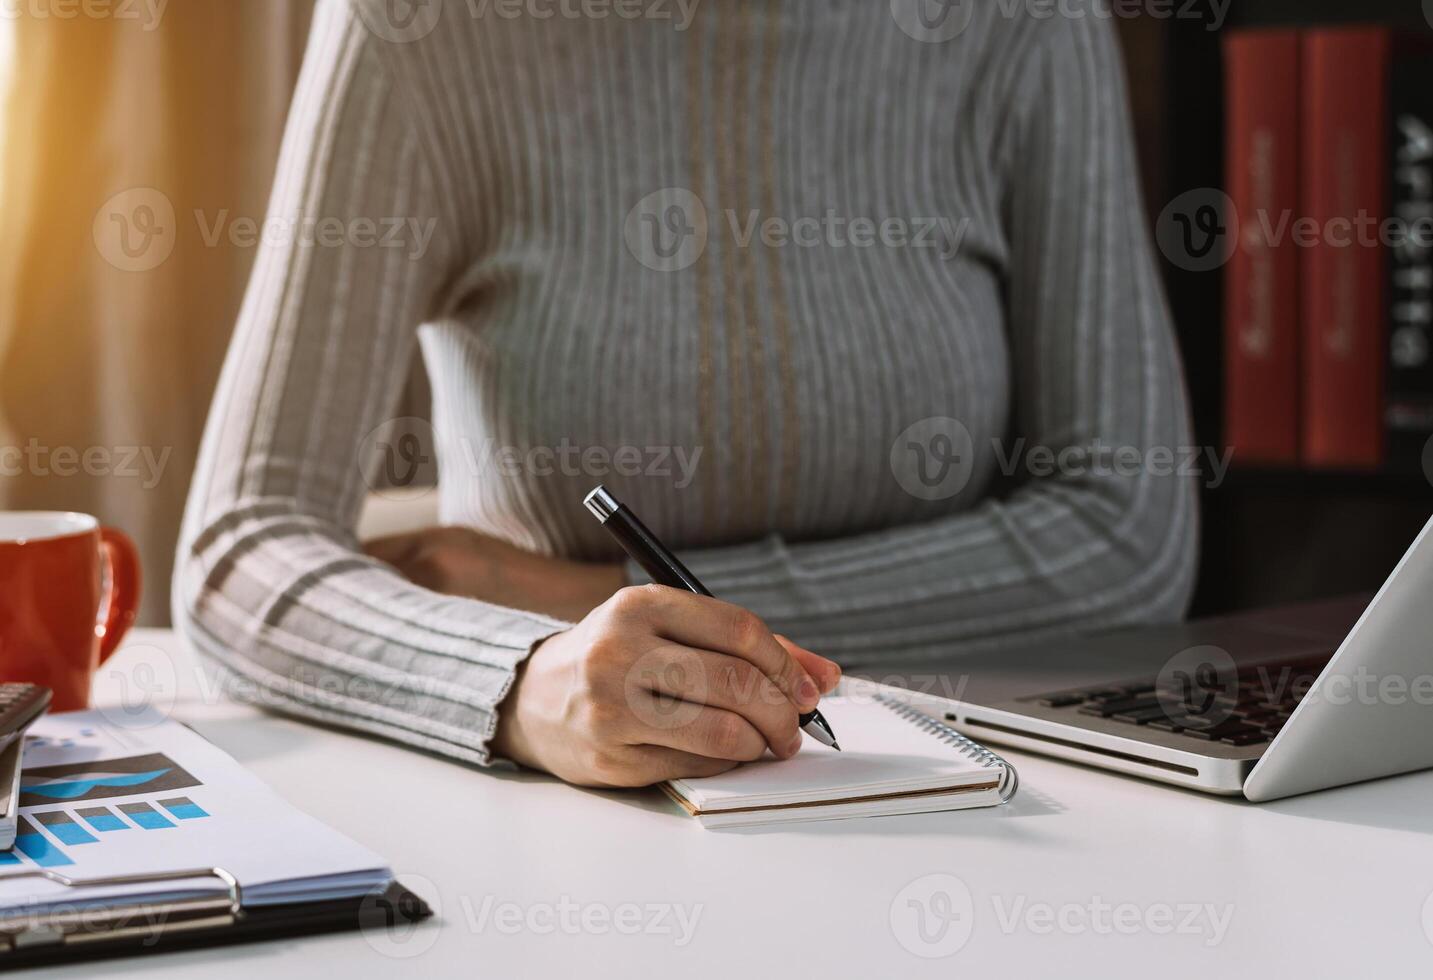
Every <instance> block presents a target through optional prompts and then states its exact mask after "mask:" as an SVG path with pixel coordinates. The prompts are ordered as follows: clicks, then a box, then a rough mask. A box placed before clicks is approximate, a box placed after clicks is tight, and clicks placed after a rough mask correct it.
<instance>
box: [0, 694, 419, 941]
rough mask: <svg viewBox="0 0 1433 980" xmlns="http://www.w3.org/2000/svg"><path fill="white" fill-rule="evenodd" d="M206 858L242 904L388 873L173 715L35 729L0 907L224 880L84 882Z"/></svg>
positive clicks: (336, 888)
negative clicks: (48, 875) (232, 883)
mask: <svg viewBox="0 0 1433 980" xmlns="http://www.w3.org/2000/svg"><path fill="white" fill-rule="evenodd" d="M210 868H221V869H223V870H224V871H225V872H227V873H228V874H229V875H232V876H233V878H234V879H236V880H237V882H238V883H239V886H240V889H241V897H242V902H243V905H244V906H245V907H253V906H262V905H272V904H278V903H285V902H310V901H312V902H317V901H324V900H329V899H344V898H356V897H359V896H362V895H366V894H368V893H370V892H373V891H375V890H377V889H380V888H382V887H383V886H384V885H386V884H387V883H388V882H389V881H391V879H392V877H393V875H392V872H391V871H390V870H389V869H388V868H387V867H386V866H385V864H384V862H383V860H382V859H381V858H379V856H378V855H376V854H374V853H373V852H372V851H369V850H368V849H367V848H364V847H362V846H360V845H358V844H356V843H354V842H353V841H351V840H349V839H348V838H347V837H344V836H343V835H342V834H339V833H337V832H336V831H334V830H331V829H330V828H328V827H326V826H324V825H323V824H321V823H319V822H318V821H317V820H314V819H313V818H312V817H309V816H307V815H306V814H304V813H301V812H299V811H298V810H296V809H294V808H293V807H291V806H289V805H288V804H287V803H285V802H284V801H283V800H282V799H280V798H279V797H278V796H277V795H275V794H274V792H273V791H272V790H270V789H269V788H268V787H267V786H265V785H264V784H263V783H262V782H260V781H259V780H258V779H257V778H256V777H254V776H253V775H251V774H250V773H248V772H247V771H245V770H244V769H243V768H242V767H241V766H240V765H239V764H238V763H237V762H235V761H234V760H233V759H232V758H230V757H229V756H228V755H226V754H225V753H224V752H222V751H221V750H220V749H218V748H217V747H215V746H214V745H212V744H211V743H210V742H208V741H207V740H205V739H204V738H203V737H202V736H200V735H198V734H197V733H195V732H194V731H192V730H190V729H189V728H186V727H185V726H184V725H181V724H179V723H178V722H174V721H169V720H165V719H163V718H161V717H160V716H158V715H157V714H154V713H152V712H150V713H147V714H143V715H139V716H137V717H131V718H128V719H126V722H125V724H124V725H122V726H118V725H114V724H111V723H110V722H109V721H108V720H107V719H106V718H105V717H104V716H103V714H101V713H100V712H97V711H84V712H68V713H65V714H60V715H53V716H50V717H47V718H42V719H40V720H39V721H37V722H36V723H35V724H34V725H33V726H32V727H31V728H30V730H29V733H28V734H27V735H26V738H25V745H24V768H23V772H22V775H21V785H20V813H19V821H18V827H17V833H16V837H15V846H14V848H13V849H12V850H10V851H0V917H4V916H10V915H27V916H36V915H43V914H45V912H46V911H48V910H51V909H54V908H67V909H75V908H85V907H89V906H102V905H110V904H115V903H118V902H122V901H124V900H126V899H129V900H143V901H144V902H146V903H148V902H168V901H179V900H184V899H189V898H202V897H204V896H206V895H208V894H211V893H219V894H224V893H227V892H228V885H227V884H226V883H225V882H224V881H222V880H221V879H220V878H218V877H215V876H214V875H212V874H201V875H195V876H194V877H193V878H184V879H181V880H178V881H166V882H148V883H144V884H126V885H118V886H107V887H87V886H84V885H83V884H82V883H83V882H85V881H87V880H93V879H97V878H109V877H112V876H117V875H136V874H146V873H154V872H185V871H204V870H206V869H210ZM40 869H44V870H47V871H51V872H54V873H56V874H58V875H63V876H64V877H65V878H67V879H70V880H72V881H75V882H78V883H81V884H79V885H77V886H76V887H67V886H65V885H64V884H62V883H60V882H56V881H51V880H46V879H45V878H44V877H42V876H39V875H37V874H35V872H36V871H37V870H40Z"/></svg>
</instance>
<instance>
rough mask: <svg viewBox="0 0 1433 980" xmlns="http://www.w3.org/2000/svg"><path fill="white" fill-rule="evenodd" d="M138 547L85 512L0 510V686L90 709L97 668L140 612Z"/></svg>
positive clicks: (60, 707)
mask: <svg viewBox="0 0 1433 980" xmlns="http://www.w3.org/2000/svg"><path fill="white" fill-rule="evenodd" d="M139 581H140V572H139V553H138V552H137V551H136V550H135V547H134V542H132V541H130V539H129V538H128V537H126V536H125V535H123V534H121V533H120V532H119V531H116V530H114V529H113V528H108V527H101V526H100V523H99V521H97V520H95V519H94V518H93V517H90V516H88V515H86V514H67V513H59V512H42V511H19V512H16V511H11V512H4V511H0V681H31V682H32V683H35V684H43V685H44V686H45V687H48V688H50V689H51V690H53V691H54V692H55V695H54V700H53V701H52V702H51V705H50V710H51V711H73V710H76V709H79V708H84V707H88V706H89V701H90V680H91V678H92V677H93V676H94V672H95V670H96V669H97V668H98V667H99V665H100V664H102V663H104V661H105V659H106V658H107V657H109V655H110V654H112V653H114V651H115V649H116V648H117V647H118V646H119V641H120V640H121V639H123V638H124V634H125V631H127V630H128V629H129V627H130V626H131V624H133V623H134V617H135V613H136V612H137V611H138V609H139Z"/></svg>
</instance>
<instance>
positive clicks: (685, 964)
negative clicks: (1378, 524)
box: [51, 630, 1433, 980]
mask: <svg viewBox="0 0 1433 980" xmlns="http://www.w3.org/2000/svg"><path fill="white" fill-rule="evenodd" d="M145 665H148V667H146V666H145ZM151 671H152V672H151ZM141 688H143V689H145V690H147V691H148V692H149V694H150V696H151V698H152V700H153V701H154V703H156V704H157V705H158V706H159V707H160V708H165V707H168V706H170V705H172V709H173V715H174V717H176V718H178V719H180V720H182V721H184V722H187V723H189V724H190V725H192V726H193V727H194V728H196V729H197V730H198V731H200V732H201V733H203V734H204V735H206V736H207V737H208V738H210V739H211V740H213V741H214V742H215V743H217V744H218V745H219V746H221V747H222V748H224V749H226V750H227V751H229V752H230V753H232V754H233V755H234V756H235V757H236V758H238V760H239V761H240V762H241V763H243V764H244V765H246V766H248V767H249V768H250V769H252V770H253V771H254V772H256V773H257V774H258V775H259V776H260V777H262V778H263V779H264V780H265V781H267V782H268V783H269V785H271V786H273V787H274V789H276V790H277V791H278V792H279V793H281V794H282V795H283V796H284V797H286V798H287V799H288V800H290V801H291V802H293V803H294V804H296V805H297V806H299V807H301V808H302V809H304V810H307V811H308V812H309V813H311V814H313V815H314V816H316V817H318V818H319V819H320V820H323V821H325V822H326V823H328V824H330V825H331V826H333V827H335V828H338V829H339V830H342V831H343V832H345V833H347V834H349V835H350V836H352V837H354V838H355V839H357V840H359V841H361V842H362V843H364V844H366V845H368V846H369V847H371V848H373V849H374V850H376V851H378V852H379V853H381V854H383V855H385V856H386V857H387V858H388V859H389V861H390V862H391V864H392V866H393V868H394V869H395V871H397V872H398V873H399V875H400V877H401V878H402V879H403V880H404V881H405V882H406V883H407V884H408V885H409V886H410V887H411V888H413V889H414V890H415V891H417V892H418V893H419V894H421V895H422V896H423V897H424V898H425V899H427V900H428V901H429V902H430V903H432V904H433V905H434V907H435V908H436V909H438V910H439V912H438V916H437V917H436V918H435V919H434V920H432V921H431V922H429V923H427V924H425V925H423V926H421V927H419V928H417V929H414V930H411V931H410V932H409V933H408V934H407V935H406V937H404V938H403V940H402V941H396V940H395V941H389V940H387V939H385V938H384V937H381V936H366V935H362V934H357V933H351V934H346V935H345V934H337V935H332V936H323V937H317V938H311V939H302V940H284V941H279V942H273V943H264V944H253V945H246V946H236V947H226V948H221V949H216V950H213V951H204V952H192V953H180V954H169V955H164V956H153V957H142V958H135V959H128V960H118V961H114V962H113V963H112V964H108V965H107V966H106V968H105V972H106V973H107V974H108V973H113V974H116V975H126V974H127V975H133V976H136V977H137V976H144V977H146V978H147V977H151V976H153V977H180V976H184V977H188V976H195V975H201V971H202V975H203V976H204V977H206V978H215V980H217V978H222V977H235V978H243V980H253V978H254V977H256V976H261V977H263V978H265V980H279V978H281V977H288V976H293V977H305V978H308V977H313V976H315V975H322V976H325V977H330V978H333V980H351V978H359V977H368V976H374V977H377V976H385V977H386V976H392V975H395V974H412V975H420V976H434V977H445V976H463V977H494V978H515V977H568V976H573V977H583V978H598V977H620V978H622V980H631V978H634V977H637V978H645V977H659V976H661V977H668V978H673V980H675V978H683V980H685V978H687V977H723V978H735V980H747V978H765V977H787V978H798V977H799V978H811V980H826V978H844V977H884V976H902V977H904V976H939V977H943V978H954V977H982V978H998V977H1004V976H1010V977H1017V978H1023V977H1036V976H1043V975H1048V974H1052V973H1054V972H1055V971H1057V970H1058V971H1059V973H1060V975H1061V976H1063V977H1072V978H1073V977H1082V976H1090V977H1110V976H1117V977H1124V976H1128V977H1141V978H1145V977H1153V976H1158V977H1161V978H1163V977H1186V976H1187V977H1201V978H1207V977H1210V976H1219V975H1221V973H1222V972H1223V971H1226V970H1233V971H1235V972H1233V973H1232V974H1230V975H1233V976H1246V975H1248V976H1258V975H1269V976H1275V975H1279V976H1294V975H1300V974H1299V973H1298V972H1296V971H1302V973H1303V974H1304V975H1312V976H1378V975H1381V974H1382V975H1392V976H1407V975H1411V974H1412V973H1413V972H1414V971H1415V970H1421V971H1422V972H1423V973H1424V974H1425V975H1426V973H1427V971H1428V969H1429V967H1430V966H1433V940H1430V938H1429V934H1433V904H1428V900H1429V895H1430V892H1433V773H1422V774H1417V775H1412V776H1404V777H1400V778H1396V779H1389V780H1383V781H1381V782H1377V783H1371V784H1367V785H1364V786H1358V787H1350V788H1346V789H1342V790H1334V791H1331V792H1326V793H1322V794H1318V795H1314V796H1309V797H1303V798H1300V799H1294V800H1287V801H1284V802H1282V803H1276V804H1272V805H1265V806H1260V807H1255V806H1252V805H1249V804H1247V803H1243V802H1239V801H1229V800H1223V799H1216V798H1211V797H1204V796H1201V795H1198V794H1194V793H1188V792H1184V791H1181V790H1175V789H1169V788H1163V787H1159V786H1155V785H1152V784H1147V783H1143V782H1140V781H1137V780H1134V779H1127V778H1124V777H1120V776H1114V775H1106V774H1103V773H1100V772H1096V771H1092V770H1085V769H1081V768H1078V767H1075V766H1071V765H1067V764H1063V763H1056V762H1053V761H1047V760H1043V759H1040V758H1038V757H1033V756H1027V755H1021V754H1015V753H1010V758H1011V759H1012V761H1015V762H1016V763H1017V765H1018V766H1019V768H1020V772H1021V776H1022V789H1021V795H1020V796H1019V798H1017V800H1016V801H1015V802H1014V803H1012V804H1011V805H1010V806H1008V807H1004V808H1000V809H994V810H982V811H970V812H965V813H946V814H927V815H922V816H915V817H884V818H878V819H871V820H863V821H847V822H836V823H826V824H811V825H807V826H804V827H794V828H792V827H788V828H783V829H779V830H769V831H761V830H747V831H738V832H723V833H714V832H707V831H703V830H702V829H701V828H700V827H699V826H697V823H696V822H695V821H694V820H691V819H689V818H688V817H685V816H683V815H681V814H680V813H679V812H678V811H677V810H676V809H675V808H674V807H673V806H672V805H670V804H668V803H667V802H665V801H664V800H663V799H662V798H661V797H660V796H659V795H658V794H657V793H655V792H652V791H647V792H642V793H606V792H589V791H584V790H578V789H573V788H571V787H568V786H564V785H562V784H560V783H558V782H556V781H555V780H551V779H547V778H543V777H539V776H536V775H530V774H494V773H488V772H481V771H477V770H474V769H471V768H468V767H465V766H461V765H458V764H454V763H449V762H445V761H443V760H440V759H438V758H434V757H430V756H426V755H422V754H419V753H415V752H410V751H407V750H404V749H401V748H398V747H396V746H393V745H388V744H385V743H382V742H378V741H374V740H370V739H366V738H359V737H354V736H350V735H346V734H342V733H340V732H336V731H332V730H328V729H324V728H319V727H314V726H310V725H305V724H301V723H298V722H295V721H290V720H286V719H282V718H280V717H277V716H274V715H270V714H266V713H264V712H262V711H259V710H256V709H253V708H249V707H242V706H239V705H236V704H233V703H228V702H224V701H219V700H216V699H215V698H214V697H213V696H212V694H211V695H210V696H209V697H208V698H207V700H208V701H209V702H210V703H205V701H206V695H205V693H204V692H205V691H206V690H208V691H212V685H210V686H209V687H205V686H204V681H202V680H200V676H199V675H198V674H197V673H196V668H195V664H194V663H193V662H192V660H191V659H190V658H189V657H188V655H186V654H184V653H182V652H181V651H180V649H179V647H178V645H177V644H176V643H175V641H174V639H173V637H172V636H171V635H170V634H169V633H167V632H159V631H145V630H139V631H136V632H135V633H134V634H133V636H132V639H131V642H130V644H129V645H128V647H127V649H125V650H124V651H122V652H121V653H119V654H118V655H117V656H116V657H115V658H114V659H113V660H112V661H111V662H110V663H109V664H107V665H105V667H103V668H102V669H101V676H100V678H99V680H98V681H97V685H96V701H97V702H98V703H110V704H113V703H115V702H116V701H117V700H118V699H119V698H120V697H122V696H124V695H125V693H126V691H128V693H129V694H130V696H133V694H134V692H135V691H136V690H138V689H141ZM932 875H938V876H950V877H936V878H931V877H927V876H932ZM913 883H914V884H913ZM911 901H924V902H925V906H924V907H925V908H926V909H927V910H928V917H927V920H926V921H927V926H928V928H927V932H926V933H925V936H924V938H923V937H922V935H921V934H920V933H918V932H916V931H915V929H914V919H913V916H914V914H915V912H916V910H917V908H919V907H920V906H919V905H917V906H912V905H911V904H910V902H911ZM893 906H894V909H895V920H894V925H893V918H892V915H893V911H892V910H893ZM1195 906H1198V907H1200V908H1201V909H1203V910H1202V911H1199V912H1198V913H1197V914H1195V912H1194V911H1192V910H1193V908H1194V907H1195ZM657 907H661V908H663V909H665V917H664V918H663V919H662V920H661V921H657V920H655V918H654V917H655V916H656V915H657V914H658V913H657ZM1209 907H1212V909H1213V916H1211V914H1210V911H1209ZM678 909H680V910H681V911H682V912H683V913H684V914H685V915H686V917H687V921H688V923H690V922H691V921H692V917H693V916H695V927H694V928H693V929H691V931H690V935H689V936H688V937H687V941H686V942H685V944H684V945H683V944H682V939H683V936H682V935H681V926H680V925H679V921H680V920H679V919H678V916H677V910H678ZM485 910H486V912H487V914H485ZM945 910H950V911H952V912H954V913H956V914H957V915H959V918H958V920H956V921H955V922H954V924H953V925H952V926H951V927H950V928H948V929H946V930H944V931H941V930H940V929H938V928H936V923H938V922H939V921H940V920H939V919H938V918H937V917H936V915H937V913H940V912H943V911H945ZM628 916H630V917H631V918H628ZM1225 916H1227V920H1225V921H1226V929H1225V931H1224V932H1222V933H1216V928H1217V927H1216V926H1215V925H1214V924H1213V923H1214V919H1215V918H1220V919H1223V917H1225ZM510 917H516V921H515V920H514V918H510ZM584 917H585V919H584ZM584 921H585V922H586V925H585V926H584ZM619 927H620V928H619ZM634 929H635V930H636V931H635V932H633V930H634ZM1216 939H1217V941H1216ZM946 952H949V955H944V956H934V957H933V958H926V957H923V956H921V955H918V954H921V953H928V954H941V953H946ZM319 971H322V972H321V974H320V972H319ZM51 975H55V976H67V975H73V976H75V977H85V978H90V977H92V976H94V969H93V967H83V968H75V969H72V970H62V971H56V972H55V973H53V974H51Z"/></svg>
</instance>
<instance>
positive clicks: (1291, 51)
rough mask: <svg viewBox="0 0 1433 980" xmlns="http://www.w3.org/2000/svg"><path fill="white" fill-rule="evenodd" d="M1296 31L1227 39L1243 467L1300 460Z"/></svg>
mask: <svg viewBox="0 0 1433 980" xmlns="http://www.w3.org/2000/svg"><path fill="white" fill-rule="evenodd" d="M1299 58H1300V38H1299V34H1298V32H1296V31H1235V32H1232V33H1231V34H1229V35H1227V36H1226V37H1225V38H1224V79H1225V85H1224V91H1225V126H1226V134H1225V135H1226V139H1225V159H1224V172H1225V187H1226V190H1227V192H1228V194H1229V198H1230V200H1231V201H1232V203H1233V205H1234V214H1235V216H1236V220H1237V222H1238V234H1237V238H1236V241H1235V243H1234V248H1233V250H1232V252H1231V254H1230V257H1229V263H1228V265H1227V266H1226V267H1225V277H1226V278H1225V289H1224V372H1225V383H1224V419H1225V441H1226V443H1227V445H1228V446H1229V447H1230V448H1231V449H1232V450H1233V452H1234V459H1235V460H1237V461H1239V462H1245V463H1256V464H1265V465H1270V464H1272V465H1289V464H1293V463H1296V462H1297V461H1298V456H1299V387H1300V385H1299V337H1298V334H1299V254H1298V250H1297V248H1296V246H1295V244H1294V241H1293V238H1292V236H1291V235H1290V234H1289V224H1290V223H1291V221H1292V219H1293V217H1294V216H1295V215H1297V213H1298V208H1299V194H1298V188H1299V149H1300V147H1299V114H1300V108H1299Z"/></svg>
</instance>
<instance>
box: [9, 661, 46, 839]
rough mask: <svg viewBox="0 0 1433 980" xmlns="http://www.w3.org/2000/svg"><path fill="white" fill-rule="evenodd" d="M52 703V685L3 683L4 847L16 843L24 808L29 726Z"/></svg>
mask: <svg viewBox="0 0 1433 980" xmlns="http://www.w3.org/2000/svg"><path fill="white" fill-rule="evenodd" d="M49 706H50V689H49V688H48V687H41V686H40V685H39V684H23V683H18V682H10V683H7V684H0V850H9V849H10V848H11V847H13V846H14V844H15V830H16V820H17V817H18V815H19V812H20V757H21V755H22V753H23V751H24V747H25V739H24V738H22V737H21V736H23V735H24V734H25V729H26V728H29V727H30V723H31V722H33V721H34V720H35V719H36V718H38V717H40V715H42V714H44V713H45V709H46V708H48V707H49Z"/></svg>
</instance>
